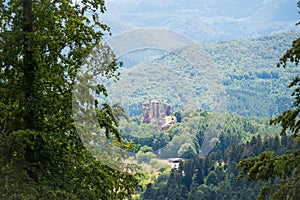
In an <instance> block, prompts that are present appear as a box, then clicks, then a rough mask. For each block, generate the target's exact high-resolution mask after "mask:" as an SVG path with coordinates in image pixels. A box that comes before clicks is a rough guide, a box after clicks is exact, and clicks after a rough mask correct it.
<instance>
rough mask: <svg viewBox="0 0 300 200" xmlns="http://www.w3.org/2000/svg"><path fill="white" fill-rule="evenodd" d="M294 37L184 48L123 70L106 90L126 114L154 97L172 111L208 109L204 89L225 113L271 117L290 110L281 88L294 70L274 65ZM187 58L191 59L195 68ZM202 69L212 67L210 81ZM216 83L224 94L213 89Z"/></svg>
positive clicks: (293, 34) (292, 34) (138, 110)
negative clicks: (221, 101) (215, 96)
mask: <svg viewBox="0 0 300 200" xmlns="http://www.w3.org/2000/svg"><path fill="white" fill-rule="evenodd" d="M298 37H299V33H298V32H294V31H291V32H284V33H277V34H272V35H269V36H266V37H263V38H257V39H252V40H245V41H240V40H239V41H228V42H220V43H210V44H198V45H193V46H189V47H186V48H184V49H180V50H178V51H175V52H171V53H169V54H166V55H163V56H162V57H160V58H157V59H156V60H153V61H151V62H149V63H146V64H140V65H136V66H134V67H132V68H130V69H126V68H125V69H124V71H123V72H122V76H121V77H120V81H119V82H118V83H116V84H111V85H110V86H111V87H108V88H111V89H110V90H111V94H112V95H111V97H114V98H117V99H120V101H121V102H122V105H123V106H124V108H125V110H126V112H127V114H128V115H129V116H137V115H140V114H141V112H142V111H141V107H142V103H143V102H145V101H148V100H149V99H156V98H159V99H163V100H165V101H166V103H169V104H172V110H174V111H176V110H182V109H184V110H194V109H198V108H202V109H204V110H208V111H213V110H214V108H212V107H211V105H210V103H211V102H212V99H211V94H210V91H211V90H216V91H217V92H219V95H220V97H222V98H224V99H225V101H224V103H225V104H226V109H227V110H226V111H228V112H234V113H237V114H240V115H243V116H262V117H274V116H277V115H279V114H280V113H282V112H283V111H284V110H287V109H289V108H290V107H291V106H292V105H291V102H292V98H291V97H290V96H288V94H289V91H288V90H286V87H288V84H287V83H288V81H290V79H291V78H292V77H294V74H295V73H297V68H294V67H287V68H286V71H285V72H283V71H282V70H280V69H278V68H275V69H274V66H275V65H276V63H277V62H278V58H279V57H280V56H281V55H282V54H283V53H284V52H285V51H286V50H287V49H288V48H289V46H290V44H291V42H292V41H293V40H295V39H296V38H298ZM187 55H188V56H187ZM189 57H193V58H195V60H196V61H195V62H196V64H195V63H193V62H192V61H189V60H188V58H189ZM193 61H194V60H193ZM207 68H208V69H212V68H214V70H211V71H210V73H212V78H210V77H209V76H206V75H205V74H206V73H207V71H206V69H207ZM215 77H217V79H215ZM216 80H219V81H220V86H219V87H221V88H223V90H224V91H225V92H226V94H223V93H221V92H220V90H219V89H220V88H215V87H214V86H213V84H214V83H215V82H216ZM137 83H139V84H137ZM112 100H113V99H112ZM257 105H260V106H257ZM177 116H179V115H178V113H177Z"/></svg>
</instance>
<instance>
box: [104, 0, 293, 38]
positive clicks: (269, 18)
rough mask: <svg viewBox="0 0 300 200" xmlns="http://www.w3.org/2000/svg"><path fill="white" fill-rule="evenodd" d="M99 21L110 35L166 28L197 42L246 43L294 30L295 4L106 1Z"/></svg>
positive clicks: (269, 0) (266, 0)
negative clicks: (107, 25) (243, 41)
mask: <svg viewBox="0 0 300 200" xmlns="http://www.w3.org/2000/svg"><path fill="white" fill-rule="evenodd" d="M106 4H107V13H106V14H105V15H104V16H103V20H104V21H105V22H107V24H109V26H111V28H112V33H113V35H116V34H118V33H121V32H124V31H128V30H131V29H135V28H142V27H157V28H166V29H170V30H172V31H177V32H179V33H181V34H185V35H187V36H188V37H190V38H192V39H194V40H196V41H199V42H216V41H225V40H233V39H249V38H254V37H259V36H265V35H267V34H270V33H274V32H278V31H285V30H291V29H295V23H296V22H297V21H298V20H299V16H298V11H297V6H296V4H297V1H296V0H252V1H245V0H189V1H178V0H109V1H106Z"/></svg>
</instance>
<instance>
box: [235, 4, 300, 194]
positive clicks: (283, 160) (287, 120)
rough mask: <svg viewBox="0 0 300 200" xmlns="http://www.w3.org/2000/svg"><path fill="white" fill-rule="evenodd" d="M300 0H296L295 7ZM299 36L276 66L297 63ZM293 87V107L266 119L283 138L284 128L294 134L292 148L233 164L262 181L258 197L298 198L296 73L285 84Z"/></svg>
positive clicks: (299, 85) (299, 91)
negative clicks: (282, 152)
mask: <svg viewBox="0 0 300 200" xmlns="http://www.w3.org/2000/svg"><path fill="white" fill-rule="evenodd" d="M299 6H300V1H298V7H299ZM299 50H300V46H299V38H298V39H296V40H295V41H294V42H293V45H292V47H291V48H290V49H289V50H287V51H286V53H285V54H284V56H283V57H282V58H281V59H280V62H279V63H278V67H280V66H283V67H284V68H285V67H287V64H288V61H290V62H294V63H295V65H296V67H298V63H299V58H300V54H299ZM289 87H290V88H293V89H294V92H293V93H292V96H293V97H294V98H295V100H294V103H293V108H292V109H288V110H286V111H284V112H283V113H282V114H281V115H280V116H278V117H277V118H275V119H272V120H271V121H270V123H271V124H280V125H281V127H282V131H281V135H282V137H286V134H287V132H288V131H290V132H291V133H292V135H293V136H294V138H295V139H294V145H295V146H296V149H295V150H293V151H290V152H284V154H283V155H278V154H275V153H274V152H263V153H261V154H260V155H259V156H256V157H252V158H248V159H245V160H242V161H240V162H239V164H238V165H237V166H238V167H239V168H241V169H242V171H241V172H240V177H243V176H247V178H248V180H252V181H258V182H263V181H264V182H266V184H265V185H263V186H262V188H261V191H260V194H259V196H258V198H259V199H269V198H270V199H299V198H300V196H299V193H300V190H299V182H300V154H299V153H300V150H299V137H300V135H299V130H300V120H299V112H300V78H299V77H298V76H296V77H295V78H294V80H293V81H292V82H291V84H290V85H289Z"/></svg>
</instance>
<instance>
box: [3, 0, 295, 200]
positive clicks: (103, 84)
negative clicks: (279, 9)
mask: <svg viewBox="0 0 300 200" xmlns="http://www.w3.org/2000/svg"><path fill="white" fill-rule="evenodd" d="M224 2H226V1H225V0H224V1H222V4H221V5H223V4H224ZM274 2H275V1H274ZM276 2H277V1H276ZM286 2H289V0H287V1H285V3H286ZM123 3H124V2H123ZM148 3H149V2H148ZM120 5H121V4H120ZM136 5H140V4H139V3H138V2H137V4H136ZM146 5H147V4H146ZM158 5H160V4H158ZM166 5H167V4H166ZM232 5H233V4H232ZM276 5H282V6H283V8H284V9H288V8H290V6H288V5H287V4H278V2H277V3H276ZM176 6H178V5H177V4H176ZM187 6H190V5H188V4H187ZM201 6H202V7H201V8H203V9H204V8H209V9H208V10H207V12H208V13H209V12H211V11H212V10H214V9H217V10H218V9H219V8H218V7H215V6H214V4H213V3H211V2H206V3H205V4H203V5H201ZM235 6H237V7H238V6H240V4H236V5H235ZM235 6H234V7H235ZM253 6H254V5H252V6H251V8H252V7H253ZM262 6H263V7H262V8H263V9H261V10H259V12H258V13H261V12H262V11H264V10H265V9H267V8H268V6H266V5H262ZM222 7H223V6H222ZM297 7H298V8H300V1H298V3H297ZM107 9H108V8H107V7H106V2H104V1H103V0H84V1H71V0H56V1H53V0H43V1H33V0H3V1H1V3H0V20H1V25H0V199H4V200H6V199H8V200H10V199H11V200H23V199H24V200H27V199H30V200H31V199H32V200H35V199H37V200H43V199H44V200H48V199H51V200H52V199H87V200H93V199H95V200H96V199H97V200H99V199H101V200H117V199H120V200H121V199H127V200H177V199H178V200H201V199H208V200H216V199H251V200H252V199H275V200H277V199H278V200H282V199H286V200H298V199H300V187H299V186H300V135H299V130H300V120H299V117H300V114H299V113H300V77H299V66H298V64H299V61H300V53H299V52H300V34H299V33H298V32H297V31H295V30H294V31H286V30H285V31H282V32H276V33H273V34H270V35H268V36H265V37H256V38H253V39H250V40H238V41H220V42H216V43H201V44H195V45H188V46H185V47H183V48H179V49H176V50H174V51H173V50H172V51H169V52H164V53H163V52H161V51H160V53H163V54H162V55H161V56H159V57H156V58H155V59H154V60H152V61H150V62H145V63H142V64H138V65H135V66H126V65H124V63H123V62H122V60H121V59H120V57H118V55H117V54H116V53H115V51H114V49H112V48H111V47H110V46H109V45H108V44H107V43H105V42H104V40H105V39H106V38H107V37H110V36H111V35H112V32H111V29H110V26H109V24H106V23H104V22H103V20H102V19H103V18H105V17H104V13H106V12H107ZM123 9H125V10H126V9H128V7H124V8H123ZM189 12H190V10H189ZM245 12H250V11H248V10H245ZM122 14H124V13H122ZM273 14H274V13H273ZM264 16H267V15H264ZM272 16H273V15H272ZM274 16H275V18H276V20H275V21H273V20H272V25H274V24H276V23H278V24H280V27H281V26H282V24H284V23H283V22H282V21H280V22H279V21H277V17H276V16H277V14H276V15H274ZM129 18H130V17H129ZM275 18H274V19H275ZM199 19H200V18H199ZM201 19H202V20H203V19H205V20H207V19H210V18H203V17H201ZM215 19H218V17H217V18H215ZM210 20H211V19H210ZM226 20H229V18H226V19H225V21H226ZM235 20H236V19H235ZM245 20H246V21H245ZM200 21H201V20H200ZM200 21H199V22H200ZM229 21H230V20H229ZM241 21H244V22H247V25H249V26H250V25H251V23H250V22H251V20H250V21H249V19H248V18H244V17H242V18H241ZM169 22H172V20H171V21H169V19H168V20H167V23H166V24H169ZM206 22H207V21H206ZM214 23H215V22H214ZM222 23H223V22H222ZM226 23H227V21H226ZM239 23H240V22H239ZM289 23H290V21H289ZM171 24H172V23H171ZM272 25H271V24H270V25H269V26H268V27H269V28H268V29H270V27H271V26H272ZM253 28H254V29H255V27H253ZM254 29H253V30H254ZM153 30H156V29H152V31H153ZM251 30H252V29H251ZM212 32H214V33H217V30H214V31H212ZM159 33H161V32H159ZM164 33H166V31H165V32H164ZM251 34H252V33H251ZM145 36H146V35H144V36H140V38H138V37H137V38H135V39H136V41H138V42H140V39H141V38H145ZM152 36H153V35H152ZM170 36H175V35H174V34H172V33H171V34H170ZM176 36H178V37H179V38H177V39H178V40H181V41H178V42H179V43H180V44H183V43H181V42H183V41H184V40H185V39H186V38H182V37H181V36H180V34H177V35H176ZM153 37H154V36H153ZM180 37H181V38H180ZM198 37H199V36H198ZM235 37H237V36H235ZM162 38H163V37H162ZM221 38H227V36H226V37H223V36H221ZM150 39H151V37H150V38H146V39H145V41H144V42H147V41H148V40H150ZM152 39H153V38H152ZM173 39H174V38H173ZM141 41H142V40H141ZM170 41H172V40H170ZM189 41H190V40H189ZM189 41H188V42H189ZM142 42H143V41H142ZM185 42H186V41H185ZM188 42H187V43H188ZM125 43H126V41H125ZM171 44H172V42H171V43H168V45H171ZM119 47H120V48H121V46H119ZM166 49H169V47H166ZM170 49H171V48H170ZM145 50H146V51H147V49H145ZM141 51H143V49H141ZM146 54H147V52H146V53H145V52H144V54H143V55H146ZM150 54H151V53H150ZM132 55H133V56H134V54H132ZM137 57H138V56H137ZM142 57H143V56H140V57H139V58H137V60H138V59H140V58H142ZM142 59H143V58H142ZM276 66H277V67H276ZM154 99H159V100H158V101H155V105H154V104H153V105H154V107H146V106H145V105H146V104H145V102H146V101H149V100H154ZM161 101H162V103H165V104H167V106H165V107H166V108H171V107H172V111H170V113H169V114H170V115H169V114H166V111H164V110H162V109H161V108H160V107H159V106H160V104H159V103H158V102H161ZM149 102H151V101H149ZM149 104H150V103H149ZM169 105H170V106H169ZM168 106H169V107H168ZM154 108H155V110H153V109H154ZM146 111H148V112H146ZM147 113H148V116H147V117H148V118H149V119H150V120H149V121H148V122H145V121H146V120H145V121H143V120H142V119H143V118H144V117H145V116H146V115H147ZM157 116H159V117H157ZM153 119H154V120H153ZM170 119H171V120H170ZM170 121H171V122H172V123H170V124H167V125H168V126H167V128H166V126H158V125H157V124H155V123H158V124H160V125H161V124H164V123H166V122H170ZM163 127H164V128H163ZM174 159H175V160H179V161H180V162H178V163H177V165H170V162H171V161H172V160H173V161H174Z"/></svg>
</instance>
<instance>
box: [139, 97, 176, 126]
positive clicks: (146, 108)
mask: <svg viewBox="0 0 300 200" xmlns="http://www.w3.org/2000/svg"><path fill="white" fill-rule="evenodd" d="M168 116H171V105H168V104H163V103H162V102H161V100H159V99H158V100H149V101H148V102H145V103H144V104H143V115H142V123H143V124H153V125H155V127H156V129H157V130H168V129H169V128H170V126H172V125H173V124H175V123H176V117H171V118H170V117H168Z"/></svg>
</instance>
